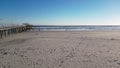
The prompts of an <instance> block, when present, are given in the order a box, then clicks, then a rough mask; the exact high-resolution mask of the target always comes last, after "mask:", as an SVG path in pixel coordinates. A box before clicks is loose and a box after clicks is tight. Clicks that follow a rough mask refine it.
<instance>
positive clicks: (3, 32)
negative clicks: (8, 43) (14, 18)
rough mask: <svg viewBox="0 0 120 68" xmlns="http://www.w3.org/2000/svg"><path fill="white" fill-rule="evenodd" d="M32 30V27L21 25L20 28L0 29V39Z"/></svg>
mask: <svg viewBox="0 0 120 68" xmlns="http://www.w3.org/2000/svg"><path fill="white" fill-rule="evenodd" d="M31 29H32V25H21V26H11V27H3V28H0V39H2V38H3V37H7V36H8V35H11V34H17V33H21V32H26V31H29V30H31Z"/></svg>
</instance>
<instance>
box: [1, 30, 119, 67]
mask: <svg viewBox="0 0 120 68" xmlns="http://www.w3.org/2000/svg"><path fill="white" fill-rule="evenodd" d="M0 68H120V31H79V32H77V31H67V32H64V31H63V32H62V31H59V32H58V31H46V32H26V33H20V34H16V35H11V36H9V37H7V38H4V39H2V40H1V39H0Z"/></svg>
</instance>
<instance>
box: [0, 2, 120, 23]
mask: <svg viewBox="0 0 120 68" xmlns="http://www.w3.org/2000/svg"><path fill="white" fill-rule="evenodd" d="M24 22H28V23H31V24H39V25H120V0H0V23H16V24H18V23H24Z"/></svg>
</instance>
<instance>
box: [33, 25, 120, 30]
mask: <svg viewBox="0 0 120 68" xmlns="http://www.w3.org/2000/svg"><path fill="white" fill-rule="evenodd" d="M33 29H34V30H39V31H82V30H120V26H117V25H114V26H113V25H94V26H93V25H82V26H46V25H42V26H41V25H34V26H33Z"/></svg>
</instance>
